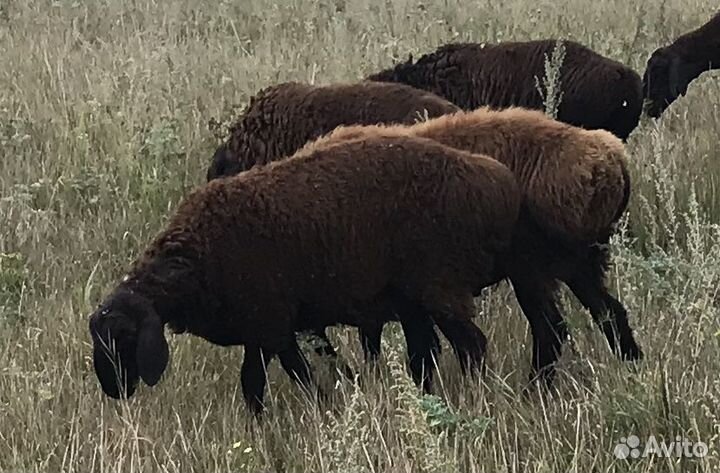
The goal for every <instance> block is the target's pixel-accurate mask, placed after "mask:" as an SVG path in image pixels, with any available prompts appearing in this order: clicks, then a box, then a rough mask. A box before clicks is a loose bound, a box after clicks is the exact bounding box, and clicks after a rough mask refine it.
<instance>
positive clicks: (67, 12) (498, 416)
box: [0, 0, 720, 473]
mask: <svg viewBox="0 0 720 473" xmlns="http://www.w3.org/2000/svg"><path fill="white" fill-rule="evenodd" d="M650 3H651V2H627V1H621V0H604V1H590V0H577V1H574V2H551V1H548V0H540V1H537V2H530V1H528V0H507V1H505V2H495V1H487V0H476V1H472V0H471V1H465V2H460V1H458V0H445V1H443V2H422V3H421V2H419V1H417V0H414V1H408V0H397V1H392V2H390V1H379V0H369V1H368V2H349V1H345V0H287V1H286V2H284V3H283V2H270V1H266V0H243V1H234V2H230V1H227V0H219V1H218V2H202V1H198V0H172V1H167V2H157V1H155V0H146V1H139V0H137V1H136V0H112V1H110V0H97V1H95V2H75V1H72V0H58V1H53V2H50V1H47V0H39V1H35V2H21V1H19V0H5V1H3V2H2V3H0V141H1V146H0V153H1V154H0V215H1V219H2V226H0V334H1V336H2V343H1V344H0V359H2V360H3V361H2V364H0V471H3V472H4V471H7V472H10V471H68V472H71V471H103V472H104V471H124V472H130V471H232V472H239V471H278V472H279V471H323V472H325V471H327V472H345V471H347V472H353V473H355V472H364V471H368V472H369V471H372V472H386V471H393V472H395V471H407V472H410V471H412V472H419V471H428V472H430V471H434V472H454V471H468V472H475V471H487V472H516V471H523V472H535V471H538V472H539V471H543V472H545V471H547V472H561V471H573V472H575V471H577V472H587V471H598V472H599V471H603V472H606V471H637V472H686V471H711V470H714V471H717V470H716V469H717V468H718V465H719V464H720V462H719V461H718V455H720V440H719V439H720V382H719V381H718V372H720V356H719V355H720V322H719V320H720V319H719V318H718V316H719V315H720V310H719V309H718V289H717V288H718V282H719V281H718V280H719V279H720V227H718V225H717V224H718V223H720V222H719V220H720V199H719V197H720V196H719V195H718V183H719V179H720V164H719V161H718V159H720V152H719V151H720V150H719V149H718V147H719V146H720V145H719V144H718V143H719V141H718V135H719V134H720V120H719V118H720V117H719V116H718V115H719V114H720V111H718V106H717V104H718V103H719V102H720V83H718V82H717V76H716V75H715V77H713V74H706V75H705V76H703V77H702V78H701V79H699V80H698V81H696V82H695V83H693V85H692V87H691V88H690V92H689V94H688V96H687V97H685V98H683V99H681V100H679V101H678V102H677V103H676V104H674V105H673V107H671V109H670V110H669V111H668V112H667V113H666V115H665V116H664V117H663V119H662V120H660V121H658V122H656V123H653V122H644V123H643V124H642V126H641V127H640V128H639V129H638V130H637V131H636V132H635V133H634V135H633V136H632V137H631V140H630V143H629V148H630V151H631V156H632V173H633V178H634V181H635V187H634V194H633V199H632V204H631V211H630V213H629V216H628V220H627V227H626V229H625V231H624V232H623V234H622V235H620V236H619V238H618V240H617V241H616V245H615V246H614V256H615V263H616V264H615V267H614V269H613V270H612V272H611V274H610V283H611V286H612V289H613V291H614V292H616V293H617V294H619V296H620V298H621V299H622V300H623V301H624V302H625V303H626V304H627V306H628V308H629V311H630V313H631V323H632V324H633V325H634V326H635V327H636V329H637V336H638V339H639V341H640V343H641V344H642V346H643V347H644V349H645V352H646V360H645V361H644V362H642V363H640V364H638V365H637V366H628V365H625V364H622V363H620V362H619V361H617V360H616V359H615V358H614V357H613V356H612V355H611V354H610V353H608V350H607V347H606V344H605V342H604V340H603V339H602V337H601V335H600V334H599V331H598V330H595V329H594V327H593V326H592V324H591V322H590V319H589V317H588V314H586V313H585V312H584V311H583V310H581V309H580V308H579V307H578V305H577V304H576V303H575V302H574V301H571V300H570V299H565V298H564V299H563V303H564V305H565V306H566V308H567V312H568V318H569V320H570V321H571V323H572V331H573V334H574V338H575V343H574V346H573V347H572V349H570V348H568V349H567V350H566V353H565V355H564V356H563V359H562V362H561V372H560V376H559V383H558V387H559V389H560V394H559V396H558V397H557V398H556V399H553V400H548V399H543V398H541V397H537V396H535V397H532V398H523V397H522V396H521V395H520V390H521V389H522V387H523V385H524V382H525V380H526V377H527V373H528V369H529V345H528V343H529V335H528V328H527V323H526V322H525V320H524V318H523V317H522V316H521V315H520V314H519V312H518V309H517V306H516V304H515V301H514V299H513V298H512V295H511V294H510V293H509V291H508V289H507V287H506V286H503V287H500V288H498V289H496V290H494V291H492V293H491V294H490V295H489V296H488V297H487V298H484V299H483V300H479V301H478V307H479V314H480V315H479V317H478V321H477V322H478V324H480V325H481V326H483V328H484V329H485V331H486V332H487V334H488V336H489V338H490V342H491V345H490V349H491V353H490V363H491V372H490V373H489V376H488V377H487V379H485V381H484V383H482V384H479V383H475V384H473V382H471V381H463V380H462V379H461V378H460V376H459V374H458V368H457V365H456V363H454V360H453V359H452V355H451V351H450V350H449V349H447V347H446V349H445V350H444V351H443V355H442V359H441V376H442V386H441V388H440V390H439V393H438V397H436V398H423V397H422V396H420V395H419V394H418V393H417V391H416V390H415V389H414V387H413V385H412V383H411V382H410V381H409V380H408V377H407V374H406V371H405V369H404V366H403V364H402V363H403V359H404V344H403V343H402V341H401V340H402V339H401V337H400V336H399V334H398V329H397V327H392V328H388V330H387V333H386V337H385V340H384V347H385V348H384V349H385V356H384V361H383V362H382V363H381V364H380V366H379V369H378V372H376V373H373V372H369V371H364V372H363V376H362V379H361V381H360V386H354V385H353V384H352V383H348V382H346V381H340V382H337V384H333V383H334V382H335V380H336V379H338V377H337V376H336V375H335V374H334V373H332V372H331V371H330V370H329V369H327V368H326V364H324V363H322V362H321V360H317V359H312V361H313V364H314V366H316V367H317V369H318V371H319V372H320V373H321V374H320V376H321V378H322V381H323V382H324V383H325V385H326V386H329V387H330V388H331V389H332V390H333V392H334V399H333V402H332V403H331V404H330V405H328V406H325V407H324V408H323V409H318V408H316V407H315V406H314V405H313V404H312V403H310V402H308V401H307V400H306V399H304V398H303V397H302V395H301V394H300V391H299V390H298V389H296V388H295V387H294V386H293V385H292V384H291V383H290V382H289V381H288V380H287V377H286V376H285V375H284V374H283V373H282V372H280V370H279V369H278V367H277V366H276V364H273V365H272V366H271V373H270V384H269V390H270V393H269V396H268V397H269V399H270V401H271V405H270V408H269V410H268V414H267V416H266V418H265V421H264V423H262V425H257V424H254V423H253V422H252V421H251V419H249V418H248V416H247V414H246V411H245V408H244V405H243V403H242V396H241V395H240V393H239V386H238V384H239V383H238V379H239V367H240V362H241V359H242V358H241V356H242V349H240V348H235V349H222V348H219V347H215V346H211V345H209V344H207V343H203V342H202V341H200V340H198V339H193V338H191V337H175V338H173V339H172V340H171V349H172V364H171V369H170V370H169V371H168V372H167V373H166V375H165V377H164V379H163V380H162V382H161V383H160V384H159V385H158V386H157V387H156V388H154V389H152V390H151V389H147V388H144V389H143V388H141V389H140V391H139V392H138V394H137V395H136V396H135V397H134V398H133V399H132V400H131V401H130V402H128V403H118V402H114V401H111V400H109V399H107V398H105V397H103V395H102V394H101V391H100V389H99V386H98V383H97V381H96V379H95V377H94V374H93V371H92V366H91V360H90V354H91V351H90V348H91V347H90V344H89V336H88V333H87V325H86V320H87V315H88V314H89V312H90V311H91V310H92V308H93V307H94V305H95V303H96V302H97V301H98V299H99V298H100V297H101V296H102V295H103V294H104V292H105V291H106V290H107V289H108V288H109V287H110V286H111V285H112V284H113V283H114V282H115V280H116V279H117V277H118V275H119V274H121V272H122V270H123V269H124V268H126V267H127V265H128V264H129V262H130V261H131V259H132V258H133V257H134V256H135V255H136V254H137V252H138V251H139V250H140V249H141V248H142V247H143V245H144V244H145V242H147V241H148V239H149V238H150V237H151V236H152V235H153V234H154V233H155V232H156V231H157V230H158V229H160V228H161V226H162V223H163V221H164V219H165V218H166V217H167V216H168V214H169V210H170V209H172V208H173V207H174V205H175V204H176V203H177V202H178V199H180V198H181V197H182V196H183V195H184V194H185V193H186V192H187V190H188V189H189V188H190V187H192V186H194V185H197V184H199V183H201V182H202V181H203V180H204V174H205V167H206V165H207V164H208V160H209V157H210V155H211V153H212V151H213V150H214V146H215V145H216V144H217V142H218V135H221V134H222V132H223V130H222V127H220V128H218V129H215V128H217V127H215V128H214V127H213V126H209V125H208V123H209V122H210V121H213V123H215V122H219V123H221V124H226V123H227V122H228V121H229V120H231V119H232V117H233V116H234V113H235V112H236V111H237V106H242V104H243V103H244V102H245V101H246V100H247V98H248V97H249V96H250V95H252V94H253V93H254V92H255V91H256V90H257V89H259V88H260V87H262V86H265V85H268V84H270V83H274V82H278V81H283V80H288V79H298V80H309V81H316V82H331V81H334V80H341V79H348V80H349V79H355V78H359V77H360V76H362V75H363V74H365V73H367V72H369V71H372V70H376V69H378V68H379V67H381V66H386V65H388V64H390V63H391V62H393V60H395V59H399V58H402V59H404V58H405V57H406V55H407V53H409V52H414V53H420V52H425V51H428V50H430V49H432V48H434V47H435V46H437V45H439V44H442V43H444V42H446V41H449V40H471V41H496V40H507V39H523V38H541V37H548V36H560V37H563V38H570V39H577V40H580V41H582V42H583V43H585V44H587V45H589V46H591V47H593V48H595V49H596V50H598V51H599V52H601V53H604V54H607V55H609V56H611V57H614V58H617V59H619V60H622V61H624V62H626V63H628V64H630V65H631V66H633V67H635V68H636V69H637V70H642V68H643V66H644V62H645V60H646V58H647V57H648V55H649V53H650V52H651V51H652V49H654V48H655V47H656V46H657V45H658V44H661V43H663V42H665V41H667V40H668V39H669V38H671V37H673V36H675V35H677V34H679V33H681V32H684V31H686V30H688V29H690V28H694V27H695V26H697V25H699V24H701V23H702V22H704V21H706V19H707V18H708V17H709V15H710V14H711V13H712V12H713V10H714V9H716V8H717V5H716V4H715V2H713V1H710V0H690V1H680V0H668V1H666V2H664V3H662V4H660V3H657V4H656V5H651V4H650ZM332 336H333V338H334V341H335V343H336V344H337V345H339V347H340V349H341V353H342V356H343V357H345V358H346V359H348V360H349V362H350V363H351V364H352V365H353V366H356V367H360V366H362V363H360V359H361V356H360V353H359V347H358V343H357V340H356V335H355V332H354V331H353V330H346V329H337V330H334V331H333V332H332ZM630 434H635V435H638V436H639V437H640V438H641V439H646V438H647V437H648V436H649V435H651V434H652V435H655V436H656V438H657V439H658V440H661V441H671V440H674V438H675V436H676V435H680V436H685V437H687V438H689V439H693V440H701V441H703V442H705V443H707V444H708V445H709V448H710V454H709V455H708V456H706V457H705V458H701V459H698V458H694V459H693V458H679V457H677V456H672V457H670V458H665V457H663V456H660V455H655V456H649V457H647V458H639V459H630V460H617V459H616V458H615V457H614V456H613V449H614V447H615V445H616V444H617V443H618V441H619V440H620V438H621V437H626V436H628V435H630Z"/></svg>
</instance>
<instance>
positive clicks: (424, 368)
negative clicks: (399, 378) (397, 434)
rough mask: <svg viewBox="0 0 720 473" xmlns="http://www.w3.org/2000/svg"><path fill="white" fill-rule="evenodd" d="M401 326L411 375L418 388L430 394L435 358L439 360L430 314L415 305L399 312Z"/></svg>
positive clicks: (402, 308) (405, 307)
mask: <svg viewBox="0 0 720 473" xmlns="http://www.w3.org/2000/svg"><path fill="white" fill-rule="evenodd" d="M398 312H399V315H400V324H401V325H402V328H403V333H404V334H405V343H406V344H407V354H408V361H409V365H410V373H411V374H412V378H413V381H414V382H415V384H416V385H417V386H422V388H423V391H425V392H426V393H429V392H430V390H431V388H432V379H433V372H434V368H435V358H437V353H438V350H437V346H438V343H437V341H438V340H437V335H436V334H435V330H434V329H433V325H434V324H433V321H432V319H431V318H430V314H429V313H427V311H425V310H423V309H422V307H418V306H415V305H414V304H412V305H410V304H408V305H405V304H404V307H401V308H399V310H398Z"/></svg>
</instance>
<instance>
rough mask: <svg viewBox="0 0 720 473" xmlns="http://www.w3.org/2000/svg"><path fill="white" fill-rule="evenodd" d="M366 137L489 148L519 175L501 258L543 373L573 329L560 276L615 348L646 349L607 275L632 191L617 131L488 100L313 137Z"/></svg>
mask: <svg viewBox="0 0 720 473" xmlns="http://www.w3.org/2000/svg"><path fill="white" fill-rule="evenodd" d="M362 136H365V137H378V136H416V137H424V138H431V139H433V140H436V141H438V142H440V143H442V144H445V145H448V146H452V147H455V148H458V149H463V150H467V151H470V152H473V153H480V154H487V155H489V156H492V157H493V158H495V159H497V160H498V161H500V162H501V163H503V164H505V165H506V166H507V167H508V168H509V169H510V170H511V171H512V172H513V173H514V174H515V177H516V179H517V181H518V185H519V186H520V189H521V192H522V193H523V196H524V198H523V204H522V208H521V214H520V219H519V222H518V231H517V232H516V235H515V242H514V244H513V247H512V249H511V250H510V251H509V253H508V256H507V257H506V258H505V259H504V260H503V262H502V266H503V267H504V269H505V271H506V272H505V276H507V277H508V278H509V279H510V281H511V282H512V285H513V287H514V290H515V294H516V297H517V299H518V302H519V303H520V306H521V307H522V309H523V312H524V313H525V315H526V317H527V318H528V320H529V322H530V325H531V329H532V332H533V340H534V350H533V367H534V369H535V371H536V372H539V373H540V374H541V375H543V377H544V378H545V380H546V381H548V382H549V381H551V380H552V378H553V376H554V370H553V368H552V365H553V364H554V362H555V361H556V360H557V357H558V356H559V353H560V349H561V347H562V342H563V340H564V338H566V336H567V331H566V328H565V327H564V323H563V319H562V315H561V313H560V311H559V310H558V308H557V306H556V303H555V301H554V294H555V292H556V290H557V281H558V280H560V281H563V282H565V283H566V284H567V285H568V286H569V287H570V289H571V290H572V291H573V293H574V294H575V296H576V297H578V299H579V300H580V302H581V303H582V304H583V305H584V306H585V307H586V308H587V309H588V310H589V311H590V313H591V314H592V316H593V319H594V320H595V322H596V323H597V324H598V325H599V326H600V327H601V329H602V331H603V333H604V335H605V337H606V338H607V340H608V343H609V345H610V347H611V349H612V350H613V351H616V350H617V349H618V345H619V351H620V355H621V356H622V357H623V358H624V359H628V360H636V359H639V358H641V357H642V351H641V350H640V348H639V347H638V345H637V343H636V341H635V339H634V337H633V334H632V330H631V328H630V326H629V323H628V320H627V311H626V310H625V308H624V307H623V305H622V304H621V303H620V302H619V301H618V300H617V299H615V298H614V297H613V296H612V295H610V293H609V292H608V290H607V287H606V285H605V281H604V277H605V272H606V270H607V267H608V254H607V249H606V246H607V243H608V241H609V239H610V236H611V234H612V232H613V229H614V226H615V224H616V222H617V221H618V220H619V218H620V217H621V216H622V214H623V212H624V211H625V209H626V207H627V204H628V200H629V196H630V180H629V177H628V173H627V169H626V164H625V158H624V145H623V143H622V141H620V139H618V138H617V137H615V136H613V135H612V134H611V133H609V132H607V131H605V130H584V129H581V128H576V127H573V126H571V125H567V124H564V123H561V122H559V121H557V120H553V119H551V118H550V117H548V116H547V115H545V114H544V113H542V112H539V111H533V110H527V109H522V108H508V109H504V110H501V111H493V110H490V109H489V108H487V107H484V108H480V109H478V110H475V111H473V112H461V113H456V114H453V115H448V116H444V117H440V118H435V119H433V120H429V121H427V122H424V123H419V124H416V125H413V126H365V127H360V126H355V127H340V128H338V129H336V130H335V131H334V132H332V133H330V134H329V135H328V136H325V137H323V138H321V139H319V140H318V141H317V142H314V143H311V144H309V145H308V146H309V147H312V148H317V147H319V146H323V145H325V144H331V143H334V142H338V141H342V140H344V139H357V138H359V137H362ZM608 311H609V312H610V313H611V315H612V317H611V319H610V320H607V319H606V313H607V312H608ZM616 332H617V335H616ZM616 336H618V337H619V340H616Z"/></svg>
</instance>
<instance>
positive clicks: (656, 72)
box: [643, 48, 707, 118]
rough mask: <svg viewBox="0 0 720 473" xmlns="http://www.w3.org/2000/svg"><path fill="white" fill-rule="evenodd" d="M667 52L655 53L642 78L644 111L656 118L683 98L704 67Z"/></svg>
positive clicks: (659, 51)
mask: <svg viewBox="0 0 720 473" xmlns="http://www.w3.org/2000/svg"><path fill="white" fill-rule="evenodd" d="M685 56H686V55H684V54H678V53H677V52H675V51H673V50H672V49H670V48H660V49H657V50H655V52H653V54H652V55H651V56H650V59H648V62H647V67H646V69H645V73H644V74H643V95H644V97H645V100H646V104H645V109H646V112H647V114H648V115H649V116H651V117H653V118H658V117H659V116H660V115H662V113H663V112H664V111H665V109H666V108H667V107H669V106H670V104H671V103H673V102H674V101H675V100H676V99H677V98H678V97H680V96H683V95H685V93H686V92H687V88H688V85H689V84H690V82H692V80H693V79H695V78H696V77H697V76H698V75H700V73H701V72H702V71H703V70H705V69H706V68H707V67H704V66H705V65H703V64H701V63H698V62H692V61H689V60H687V59H685Z"/></svg>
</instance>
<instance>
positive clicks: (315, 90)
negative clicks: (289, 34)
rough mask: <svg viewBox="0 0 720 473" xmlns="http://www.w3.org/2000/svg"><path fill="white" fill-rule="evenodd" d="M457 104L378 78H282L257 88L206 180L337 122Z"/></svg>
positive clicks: (407, 116)
mask: <svg viewBox="0 0 720 473" xmlns="http://www.w3.org/2000/svg"><path fill="white" fill-rule="evenodd" d="M458 110H459V108H458V107H457V106H455V105H453V104H451V103H450V102H448V101H446V100H444V99H442V98H440V97H437V96H435V95H433V94H431V93H429V92H426V91H423V90H418V89H415V88H413V87H409V86H406V85H402V84H382V83H377V82H360V83H352V84H350V83H338V84H331V85H311V84H303V83H299V82H286V83H283V84H279V85H273V86H270V87H267V88H265V89H263V90H261V91H260V92H259V93H258V94H257V95H256V96H255V97H253V98H252V99H251V100H250V104H249V105H248V107H247V109H246V110H245V111H244V112H243V115H242V117H241V118H240V119H239V120H238V122H237V123H236V124H235V125H234V126H233V127H232V128H231V130H230V138H229V139H228V140H227V141H226V142H225V143H223V144H222V145H220V146H219V147H218V148H217V150H216V151H215V154H214V155H213V158H212V163H211V164H210V167H209V168H208V171H207V180H208V181H210V180H212V179H215V178H218V177H224V176H230V175H233V174H237V173H239V172H241V171H245V170H247V169H250V168H251V167H252V166H254V165H256V164H267V163H269V162H271V161H275V160H277V159H280V158H283V157H287V156H290V155H292V154H293V153H294V152H295V151H297V150H298V149H300V148H301V147H302V146H303V145H304V144H305V143H306V142H308V141H310V140H313V139H315V138H317V137H319V136H321V135H324V134H325V133H328V132H330V131H332V130H333V129H334V128H335V127H337V126H340V125H355V124H357V125H373V124H376V123H407V124H410V123H414V122H415V121H416V120H418V119H419V118H422V117H423V116H424V115H425V114H426V113H427V116H429V117H437V116H440V115H444V114H446V113H453V112H456V111H458Z"/></svg>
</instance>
